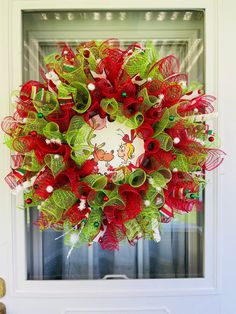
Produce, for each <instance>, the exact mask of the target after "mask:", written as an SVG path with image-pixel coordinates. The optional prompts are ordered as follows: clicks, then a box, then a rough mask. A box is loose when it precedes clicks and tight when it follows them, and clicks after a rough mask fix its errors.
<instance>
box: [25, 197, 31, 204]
mask: <svg viewBox="0 0 236 314" xmlns="http://www.w3.org/2000/svg"><path fill="white" fill-rule="evenodd" d="M25 202H26V204H31V203H32V202H33V201H32V199H31V198H27V199H26V200H25Z"/></svg>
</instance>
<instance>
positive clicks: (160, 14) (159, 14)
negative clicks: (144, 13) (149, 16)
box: [157, 12, 166, 21]
mask: <svg viewBox="0 0 236 314" xmlns="http://www.w3.org/2000/svg"><path fill="white" fill-rule="evenodd" d="M165 17H166V12H160V13H158V16H157V21H163V20H164V19H165Z"/></svg>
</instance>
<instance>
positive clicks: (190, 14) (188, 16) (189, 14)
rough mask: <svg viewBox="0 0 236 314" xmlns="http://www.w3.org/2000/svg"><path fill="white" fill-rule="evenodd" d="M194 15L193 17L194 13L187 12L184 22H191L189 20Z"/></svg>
mask: <svg viewBox="0 0 236 314" xmlns="http://www.w3.org/2000/svg"><path fill="white" fill-rule="evenodd" d="M192 15H193V12H185V14H184V17H183V20H184V21H189V20H191V17H192Z"/></svg>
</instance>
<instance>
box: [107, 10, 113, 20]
mask: <svg viewBox="0 0 236 314" xmlns="http://www.w3.org/2000/svg"><path fill="white" fill-rule="evenodd" d="M112 18H113V14H112V13H111V12H106V19H107V21H111V20H112Z"/></svg>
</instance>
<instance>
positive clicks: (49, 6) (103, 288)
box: [0, 0, 221, 298]
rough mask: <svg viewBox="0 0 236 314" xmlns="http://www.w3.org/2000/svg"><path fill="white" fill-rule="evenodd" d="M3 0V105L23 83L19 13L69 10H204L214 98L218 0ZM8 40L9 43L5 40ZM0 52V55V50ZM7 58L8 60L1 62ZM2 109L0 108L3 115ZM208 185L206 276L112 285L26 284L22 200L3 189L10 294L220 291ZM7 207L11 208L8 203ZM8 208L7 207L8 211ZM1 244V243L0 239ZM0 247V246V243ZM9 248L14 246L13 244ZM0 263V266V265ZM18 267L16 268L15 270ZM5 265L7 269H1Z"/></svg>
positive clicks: (215, 192) (214, 207)
mask: <svg viewBox="0 0 236 314" xmlns="http://www.w3.org/2000/svg"><path fill="white" fill-rule="evenodd" d="M7 2H8V1H7V0H5V1H4V5H6V6H7V5H9V16H8V17H5V18H6V19H9V21H10V24H9V25H8V24H7V22H6V21H5V22H4V21H3V22H2V23H4V26H5V27H7V29H6V33H7V35H8V36H6V35H5V36H3V42H2V45H3V46H4V45H6V47H8V44H9V48H10V49H9V50H10V51H11V54H10V55H9V56H2V58H1V60H4V62H5V63H6V64H4V62H3V67H5V69H6V72H8V67H9V78H7V75H6V80H5V81H4V85H5V86H6V88H5V91H4V94H3V95H2V96H1V97H2V98H3V99H2V103H3V104H4V103H7V102H8V99H9V96H8V93H9V92H10V90H14V89H16V88H17V87H18V86H19V85H20V84H21V82H22V70H21V69H22V21H21V12H22V10H42V11H45V10H67V9H68V10H73V9H97V10H99V9H108V10H109V9H110V10H112V9H124V10H125V9H134V8H135V9H137V10H138V9H144V10H147V8H148V9H150V10H151V9H160V10H161V9H163V10H164V9H176V10H177V9H204V10H205V21H206V23H205V64H206V66H205V71H206V88H207V90H206V91H207V93H209V94H213V95H216V92H217V85H218V82H217V79H216V77H217V71H218V70H217V68H216V65H217V47H218V45H217V40H218V38H217V19H218V16H217V15H218V12H217V1H214V0H209V1H203V0H181V1H177V0H165V1H161V0H146V1H139V0H136V1H133V0H129V1H126V0H119V1H117V2H116V1H109V0H103V1H102V0H100V1H97V0H87V1H86V2H84V1H76V0H75V1H73V0H67V1H62V0H51V1H44V0H43V1H37V0H35V1H34V0H29V1H18V0H12V1H9V4H8V3H7ZM8 39H9V42H8ZM1 53H2V52H1ZM6 60H8V62H7V61H6ZM6 112H7V109H6V108H3V109H1V113H3V115H5V114H6ZM3 158H4V166H3V169H1V170H2V172H3V173H5V174H6V173H7V172H8V169H9V154H8V153H7V150H6V149H5V148H4V155H3ZM207 180H208V181H209V183H208V188H207V192H206V215H205V216H206V218H205V239H206V241H205V249H204V251H205V252H204V256H205V262H204V266H205V267H204V268H205V278H197V279H149V280H147V279H143V280H115V281H112V280H111V281H105V280H104V281H103V280H96V281H60V282H58V281H27V280H26V262H25V261H26V258H25V242H24V239H25V234H24V213H23V211H20V210H16V209H15V208H16V204H20V201H21V199H20V198H21V196H20V195H19V196H18V197H17V199H16V198H15V197H12V201H11V202H10V193H9V191H8V190H7V188H6V187H5V186H4V183H1V187H2V186H3V191H4V195H3V196H2V202H3V204H4V206H3V208H4V209H5V211H6V212H7V213H4V215H3V217H4V224H5V227H4V225H3V228H4V230H5V234H6V236H7V242H6V241H3V246H5V245H6V252H7V253H6V263H9V262H10V261H11V269H12V271H11V272H10V274H9V278H8V279H7V280H8V284H9V288H10V291H11V293H12V295H14V296H22V297H26V296H27V297H37V298H38V297H48V298H51V297H53V296H54V297H60V296H63V297H68V298H70V297H76V298H87V297H91V298H92V297H101V298H102V297H108V296H112V297H125V296H129V297H131V296H134V297H139V296H142V297H145V296H147V297H150V296H170V295H173V296H177V295H203V294H204V295H206V294H215V293H218V292H219V287H220V286H219V282H220V267H219V264H220V247H219V241H218V240H219V232H220V215H219V207H218V204H220V203H221V202H220V200H221V195H220V193H219V188H218V187H219V176H218V172H217V171H215V172H214V173H213V174H210V175H209V176H208V179H207ZM10 203H11V204H10ZM11 205H12V207H11ZM0 241H1V240H0ZM0 244H1V242H0ZM12 244H13V245H12ZM0 263H1V262H0ZM19 265H21V267H20V266H19ZM5 267H6V265H5Z"/></svg>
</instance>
